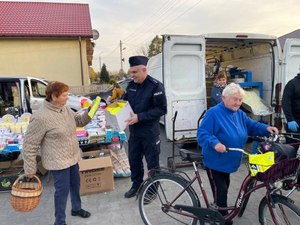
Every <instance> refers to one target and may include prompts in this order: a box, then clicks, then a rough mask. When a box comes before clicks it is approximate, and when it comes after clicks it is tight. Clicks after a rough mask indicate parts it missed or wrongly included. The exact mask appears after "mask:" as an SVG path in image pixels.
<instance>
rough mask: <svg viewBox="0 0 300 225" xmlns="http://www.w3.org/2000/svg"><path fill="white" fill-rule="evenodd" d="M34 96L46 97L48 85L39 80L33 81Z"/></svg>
mask: <svg viewBox="0 0 300 225" xmlns="http://www.w3.org/2000/svg"><path fill="white" fill-rule="evenodd" d="M31 87H32V96H33V97H35V98H45V97H46V93H45V91H46V85H45V84H44V83H41V82H39V81H33V80H32V81H31Z"/></svg>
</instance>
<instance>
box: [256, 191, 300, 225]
mask: <svg viewBox="0 0 300 225" xmlns="http://www.w3.org/2000/svg"><path fill="white" fill-rule="evenodd" d="M271 198H272V201H273V203H274V206H273V212H274V216H275V218H276V220H277V221H278V224H279V225H293V224H299V221H300V209H299V208H298V207H297V206H296V205H295V204H294V203H293V201H292V200H291V199H289V198H287V197H285V196H282V195H271ZM258 213H259V222H260V224H261V225H269V224H275V222H274V220H273V218H272V215H271V213H270V210H269V208H268V204H267V200H266V197H264V198H263V199H262V201H261V202H260V204H259V211H258Z"/></svg>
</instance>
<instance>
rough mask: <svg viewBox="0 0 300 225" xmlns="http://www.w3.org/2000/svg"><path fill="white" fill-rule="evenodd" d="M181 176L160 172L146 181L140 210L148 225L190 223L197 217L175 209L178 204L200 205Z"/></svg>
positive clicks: (141, 193) (141, 194) (195, 221)
mask: <svg viewBox="0 0 300 225" xmlns="http://www.w3.org/2000/svg"><path fill="white" fill-rule="evenodd" d="M186 186H187V182H186V181H185V180H184V179H183V178H180V177H176V176H170V175H165V174H160V175H157V176H155V177H154V178H152V179H151V180H150V181H149V182H147V183H145V185H144V186H143V188H142V190H141V192H140V194H139V211H140V215H141V217H142V219H143V221H144V223H145V224H146V225H157V224H164V225H167V224H172V225H175V224H188V225H195V224H196V223H197V219H195V218H194V217H193V215H191V214H190V213H187V212H183V211H179V210H176V209H174V206H175V205H177V204H180V205H187V206H194V207H197V206H199V204H200V203H199V201H198V198H197V197H196V196H195V194H194V191H193V189H192V188H187V189H186V190H185V187H186Z"/></svg>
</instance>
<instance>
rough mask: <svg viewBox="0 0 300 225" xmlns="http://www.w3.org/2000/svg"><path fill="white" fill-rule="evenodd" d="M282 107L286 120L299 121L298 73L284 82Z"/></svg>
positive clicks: (299, 85) (299, 88) (299, 82)
mask: <svg viewBox="0 0 300 225" xmlns="http://www.w3.org/2000/svg"><path fill="white" fill-rule="evenodd" d="M282 109H283V112H284V114H285V118H286V120H287V121H288V122H290V121H294V120H295V121H297V122H298V123H299V122H300V73H298V74H297V76H296V77H294V78H293V79H292V80H290V81H289V82H288V83H287V84H286V86H285V88H284V91H283V96H282Z"/></svg>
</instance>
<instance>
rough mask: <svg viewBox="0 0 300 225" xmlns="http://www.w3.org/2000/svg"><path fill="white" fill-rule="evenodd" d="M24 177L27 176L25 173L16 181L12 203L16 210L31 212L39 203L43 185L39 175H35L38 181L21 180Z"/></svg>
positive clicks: (13, 187)
mask: <svg viewBox="0 0 300 225" xmlns="http://www.w3.org/2000/svg"><path fill="white" fill-rule="evenodd" d="M23 178H25V175H21V176H20V177H19V178H18V179H17V180H16V181H15V182H14V184H13V186H12V191H11V198H10V203H11V205H12V207H13V208H14V209H15V210H16V211H19V212H30V211H32V210H33V209H34V208H35V207H37V205H38V204H39V202H40V198H41V194H42V191H43V187H42V184H41V180H40V179H39V178H38V177H37V176H34V179H35V180H36V181H37V182H27V181H23V180H21V179H23Z"/></svg>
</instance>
